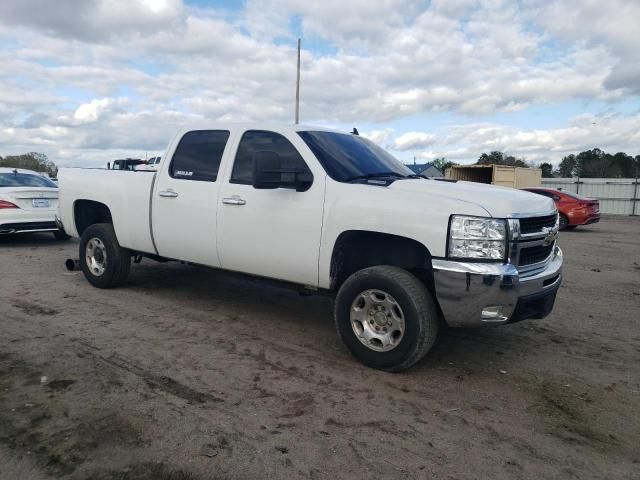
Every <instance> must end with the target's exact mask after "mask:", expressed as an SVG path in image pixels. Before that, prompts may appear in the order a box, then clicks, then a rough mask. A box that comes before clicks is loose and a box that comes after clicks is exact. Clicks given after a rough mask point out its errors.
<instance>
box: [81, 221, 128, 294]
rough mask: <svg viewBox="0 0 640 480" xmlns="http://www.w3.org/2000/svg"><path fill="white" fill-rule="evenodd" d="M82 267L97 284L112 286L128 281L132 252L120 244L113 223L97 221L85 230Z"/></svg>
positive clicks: (98, 285)
mask: <svg viewBox="0 0 640 480" xmlns="http://www.w3.org/2000/svg"><path fill="white" fill-rule="evenodd" d="M80 267H81V268H82V273H84V276H85V277H86V278H87V280H88V281H89V283H91V285H93V286H94V287H98V288H112V287H115V286H117V285H120V284H121V283H122V282H124V281H125V280H126V278H127V276H128V275H129V269H130V268H131V252H130V251H129V250H128V249H126V248H122V247H121V246H120V244H119V243H118V239H117V238H116V234H115V231H114V230H113V225H112V224H110V223H96V224H94V225H91V226H90V227H88V228H87V229H86V230H85V231H84V232H83V233H82V237H81V238H80Z"/></svg>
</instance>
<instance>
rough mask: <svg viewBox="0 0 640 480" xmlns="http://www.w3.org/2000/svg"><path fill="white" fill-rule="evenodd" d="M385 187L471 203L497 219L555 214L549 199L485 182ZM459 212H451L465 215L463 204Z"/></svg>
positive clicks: (419, 181)
mask: <svg viewBox="0 0 640 480" xmlns="http://www.w3.org/2000/svg"><path fill="white" fill-rule="evenodd" d="M388 188H390V189H391V190H393V191H396V192H407V193H412V194H418V195H419V194H424V195H428V196H433V197H436V198H437V197H446V198H448V199H451V200H458V201H459V202H461V203H472V204H474V205H476V206H479V207H481V208H482V209H484V210H486V211H487V213H488V214H489V215H490V216H492V217H496V218H513V217H521V216H540V215H546V214H550V213H553V212H555V211H556V207H555V204H554V203H553V200H551V199H550V198H547V197H544V196H542V195H538V194H535V193H531V192H525V191H524V190H517V189H515V188H509V187H500V186H497V185H486V184H484V183H474V182H460V181H458V182H445V181H439V180H426V179H410V180H398V181H396V182H393V184H391V185H390V186H389V187H388ZM461 210H462V211H460V212H452V213H460V214H464V213H465V212H464V211H463V210H464V206H463V205H461Z"/></svg>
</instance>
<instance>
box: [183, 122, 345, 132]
mask: <svg viewBox="0 0 640 480" xmlns="http://www.w3.org/2000/svg"><path fill="white" fill-rule="evenodd" d="M229 129H234V130H273V131H276V132H290V133H291V132H304V131H307V130H315V131H324V132H336V133H350V132H346V131H344V130H337V129H335V128H327V127H318V126H315V125H294V124H290V123H271V122H214V123H205V124H195V125H191V126H189V127H188V128H182V129H181V130H180V131H179V132H178V134H180V135H182V134H184V133H186V132H191V131H193V130H229Z"/></svg>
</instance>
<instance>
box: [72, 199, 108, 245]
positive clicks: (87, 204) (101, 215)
mask: <svg viewBox="0 0 640 480" xmlns="http://www.w3.org/2000/svg"><path fill="white" fill-rule="evenodd" d="M73 220H74V224H75V227H76V231H77V232H78V236H79V237H81V236H82V233H83V232H84V231H85V230H86V229H87V228H88V227H90V226H91V225H93V224H96V223H110V224H113V217H112V216H111V210H110V209H109V207H108V206H107V205H105V204H104V203H101V202H97V201H95V200H85V199H80V200H76V201H75V202H74V203H73Z"/></svg>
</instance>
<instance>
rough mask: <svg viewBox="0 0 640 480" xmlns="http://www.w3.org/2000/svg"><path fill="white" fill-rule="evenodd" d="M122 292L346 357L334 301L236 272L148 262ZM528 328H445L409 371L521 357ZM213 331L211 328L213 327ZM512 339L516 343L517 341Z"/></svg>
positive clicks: (135, 270)
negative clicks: (314, 342)
mask: <svg viewBox="0 0 640 480" xmlns="http://www.w3.org/2000/svg"><path fill="white" fill-rule="evenodd" d="M124 288H126V289H128V290H131V291H132V292H135V293H136V295H143V296H152V297H153V300H154V301H156V299H159V300H160V301H162V302H172V301H174V300H175V301H176V302H177V301H179V302H180V304H181V305H185V306H186V305H188V307H189V308H190V309H193V310H196V311H200V312H212V319H213V317H216V316H217V315H218V314H219V313H221V312H225V314H229V315H231V316H232V317H233V318H238V317H239V318H241V321H242V323H243V324H244V326H245V327H246V328H248V329H249V330H254V329H255V330H256V331H259V330H264V329H268V330H269V329H271V330H280V331H283V332H286V336H287V339H288V340H289V341H291V342H292V343H294V344H297V345H300V346H303V345H305V344H306V343H308V335H309V332H312V335H314V336H315V337H316V338H317V339H318V340H319V343H320V344H323V345H330V346H331V347H333V348H331V350H332V352H327V354H330V353H335V351H336V350H338V351H340V352H342V353H345V354H347V355H348V353H347V352H346V348H345V347H343V346H342V344H341V343H340V341H339V340H338V338H337V334H336V331H335V326H334V321H333V308H334V302H333V297H332V296H331V295H326V294H309V293H308V292H305V291H304V290H302V289H299V288H295V287H287V286H283V285H282V284H279V283H276V282H272V281H268V280H267V281H265V280H264V279H259V278H255V277H251V276H246V275H243V274H238V273H233V272H225V271H218V270H214V269H209V268H205V267H199V266H191V265H181V264H177V263H172V264H162V265H161V264H153V263H152V262H149V261H147V260H143V263H142V264H141V265H138V266H134V267H133V268H132V273H131V276H130V278H129V281H128V282H127V285H126V286H125V287H124ZM525 323H526V322H523V323H522V324H514V325H509V326H503V327H493V328H492V327H489V328H479V329H452V328H446V327H444V328H441V331H440V334H439V337H438V340H437V341H436V344H435V345H434V348H433V349H432V351H431V352H430V353H429V354H428V355H427V357H426V358H425V359H424V360H423V361H421V362H419V363H418V364H417V365H416V367H414V369H412V370H411V371H415V370H422V368H423V367H424V368H426V369H428V368H432V367H434V366H448V365H450V364H452V363H455V364H459V363H467V364H469V365H472V364H476V365H487V364H490V363H491V362H493V361H494V360H496V359H498V360H499V359H500V357H502V356H506V357H509V358H511V357H513V358H515V357H516V356H522V355H523V352H526V351H527V350H528V349H532V348H534V347H535V345H537V344H538V341H535V340H534V339H533V338H532V337H531V336H529V335H527V332H528V330H527V329H526V328H521V325H525ZM211 325H212V328H213V327H214V325H215V324H214V322H213V321H212V323H211ZM514 334H515V336H516V337H517V342H514V341H513V340H514ZM529 343H530V344H531V345H529ZM354 362H355V360H354Z"/></svg>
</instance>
